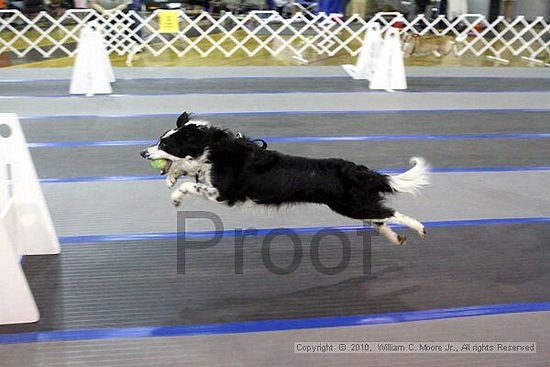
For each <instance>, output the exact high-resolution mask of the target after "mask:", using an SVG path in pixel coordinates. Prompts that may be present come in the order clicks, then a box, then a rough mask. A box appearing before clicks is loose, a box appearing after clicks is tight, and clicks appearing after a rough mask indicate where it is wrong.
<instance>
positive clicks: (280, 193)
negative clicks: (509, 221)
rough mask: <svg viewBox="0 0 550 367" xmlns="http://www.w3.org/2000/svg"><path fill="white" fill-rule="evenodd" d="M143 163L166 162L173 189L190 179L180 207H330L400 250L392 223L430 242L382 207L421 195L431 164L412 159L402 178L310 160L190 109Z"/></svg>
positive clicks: (176, 199) (419, 228) (177, 196)
mask: <svg viewBox="0 0 550 367" xmlns="http://www.w3.org/2000/svg"><path fill="white" fill-rule="evenodd" d="M141 156H142V157H143V158H145V159H149V160H154V159H165V160H166V162H167V163H166V165H165V167H164V168H163V169H162V170H161V174H162V175H166V176H167V177H166V183H167V185H168V187H169V188H172V187H173V186H174V185H175V184H176V182H177V180H178V178H179V177H181V176H190V177H192V178H193V180H191V181H186V182H183V183H182V184H181V185H180V186H179V187H178V188H177V189H176V190H175V191H174V192H173V193H172V195H171V201H172V203H173V204H174V205H175V206H178V205H179V204H180V203H181V201H182V200H183V199H184V197H185V196H186V195H199V196H203V197H205V198H207V199H209V200H212V201H215V202H220V203H225V204H227V205H229V206H233V205H235V204H239V203H245V202H252V203H255V204H262V205H269V206H279V205H285V204H295V203H317V204H325V205H327V206H328V207H329V208H331V209H332V210H333V211H335V212H336V213H339V214H341V215H344V216H346V217H349V218H353V219H360V220H369V221H370V222H371V223H372V224H373V225H374V227H375V228H376V229H377V230H378V231H379V232H380V233H381V234H382V235H384V236H385V237H386V238H387V239H388V240H390V241H391V242H392V243H394V244H396V245H402V244H403V243H404V242H405V236H404V235H400V234H399V235H398V234H397V233H395V232H394V231H393V230H392V229H391V228H390V227H389V226H388V224H400V225H405V226H407V227H409V228H411V229H413V230H414V231H416V232H417V233H418V235H419V236H420V237H424V235H425V234H426V231H425V229H424V226H423V225H422V223H420V222H418V221H417V220H415V219H413V218H410V217H408V216H406V215H403V214H401V213H399V212H397V211H395V210H393V209H391V208H388V207H387V206H385V205H384V199H385V197H386V195H390V194H393V193H397V192H407V193H411V194H416V193H417V192H418V190H419V189H420V188H422V186H424V185H427V184H428V183H429V182H428V166H427V165H426V163H425V161H424V160H423V159H422V158H412V159H411V164H413V167H412V168H411V169H409V170H408V171H406V172H404V173H402V174H399V175H384V174H381V173H378V172H375V171H371V170H370V169H368V168H367V167H365V166H363V165H358V164H355V163H353V162H349V161H346V160H343V159H334V158H331V159H312V158H304V157H295V156H290V155H285V154H282V153H279V152H276V151H273V150H269V149H265V144H264V146H259V145H258V143H257V141H254V140H251V139H249V138H247V137H245V136H243V135H241V134H234V133H232V132H231V131H229V130H226V129H222V128H220V127H216V126H212V125H210V123H208V122H206V121H202V120H194V119H191V115H190V114H188V113H187V112H184V113H183V114H181V116H179V118H178V120H177V123H176V128H175V129H173V130H169V131H167V132H166V133H164V134H163V135H162V136H161V137H160V138H159V140H158V142H157V144H156V145H154V146H152V147H149V148H147V149H145V150H143V151H142V152H141Z"/></svg>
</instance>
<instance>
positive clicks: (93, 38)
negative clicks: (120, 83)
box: [69, 25, 115, 96]
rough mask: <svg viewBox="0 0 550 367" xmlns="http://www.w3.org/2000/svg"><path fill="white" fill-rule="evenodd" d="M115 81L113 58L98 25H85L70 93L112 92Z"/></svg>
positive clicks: (87, 94)
mask: <svg viewBox="0 0 550 367" xmlns="http://www.w3.org/2000/svg"><path fill="white" fill-rule="evenodd" d="M114 82H115V74H114V72H113V67H112V65H111V60H110V59H109V54H108V53H107V47H106V45H105V42H104V40H103V37H102V36H101V33H99V30H98V29H97V25H96V26H91V25H86V26H84V27H83V28H82V31H81V32H80V40H79V41H78V47H77V50H76V57H75V62H74V67H73V73H72V77H71V85H70V87H69V93H70V94H85V95H86V96H93V95H94V94H111V93H112V92H113V89H112V88H111V83H114Z"/></svg>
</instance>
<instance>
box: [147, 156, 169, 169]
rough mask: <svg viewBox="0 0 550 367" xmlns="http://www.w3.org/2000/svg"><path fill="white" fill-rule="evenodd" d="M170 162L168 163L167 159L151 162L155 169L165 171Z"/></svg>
mask: <svg viewBox="0 0 550 367" xmlns="http://www.w3.org/2000/svg"><path fill="white" fill-rule="evenodd" d="M167 163H168V162H167V161H166V159H162V158H160V159H153V160H152V161H151V166H153V168H156V169H163V168H164V167H166V164H167Z"/></svg>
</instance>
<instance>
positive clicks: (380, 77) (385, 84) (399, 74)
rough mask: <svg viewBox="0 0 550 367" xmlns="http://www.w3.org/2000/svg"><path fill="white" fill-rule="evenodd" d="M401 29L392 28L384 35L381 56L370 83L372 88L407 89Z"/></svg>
mask: <svg viewBox="0 0 550 367" xmlns="http://www.w3.org/2000/svg"><path fill="white" fill-rule="evenodd" d="M403 59H404V56H403V50H402V48H401V39H400V37H399V31H398V30H397V29H395V28H392V29H390V30H389V31H387V32H386V35H385V36H384V42H383V43H382V50H381V51H380V57H378V60H377V61H376V66H375V68H374V74H373V76H372V79H371V81H370V84H369V88H370V89H385V90H387V91H394V90H397V89H407V77H406V75H405V63H404V61H403Z"/></svg>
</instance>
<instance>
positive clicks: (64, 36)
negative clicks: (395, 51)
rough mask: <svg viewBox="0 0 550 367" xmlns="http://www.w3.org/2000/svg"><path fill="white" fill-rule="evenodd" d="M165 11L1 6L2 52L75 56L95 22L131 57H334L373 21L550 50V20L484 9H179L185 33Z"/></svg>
mask: <svg viewBox="0 0 550 367" xmlns="http://www.w3.org/2000/svg"><path fill="white" fill-rule="evenodd" d="M159 12H160V11H155V12H153V13H151V14H149V15H146V16H144V15H140V14H138V13H135V12H129V13H124V12H120V11H117V12H111V13H109V14H108V15H105V16H103V15H99V14H98V13H97V12H95V11H94V10H76V9H75V10H69V11H67V12H65V14H63V16H61V17H59V18H53V17H52V16H51V15H49V14H47V13H46V12H41V13H39V14H37V15H36V16H34V17H33V18H29V17H27V16H25V15H24V14H22V13H20V12H19V11H13V10H3V11H0V54H1V53H3V52H12V53H13V54H15V55H16V56H18V57H23V56H25V55H27V54H28V53H30V52H32V51H34V52H38V53H39V54H40V55H41V56H42V57H44V58H48V57H52V56H74V52H75V51H74V50H75V45H76V43H77V42H78V38H79V34H80V29H81V28H82V25H83V24H85V23H88V22H95V23H96V24H97V25H98V27H99V29H101V31H102V33H103V35H104V37H105V39H106V40H107V44H108V51H109V52H110V53H116V54H119V55H123V54H126V53H133V52H135V51H137V50H138V49H141V50H143V51H148V52H150V53H151V54H153V55H154V56H158V55H161V54H162V53H164V52H173V53H175V54H176V55H177V56H178V57H184V56H185V55H186V54H188V53H189V52H192V51H193V52H196V53H198V54H199V55H200V56H203V57H206V56H209V55H211V54H212V53H215V52H220V53H221V54H222V55H224V56H226V57H231V56H233V55H235V54H237V53H240V54H241V55H242V53H244V54H246V55H248V56H250V57H253V56H255V55H257V54H258V53H260V52H267V53H269V54H271V55H273V56H277V55H279V54H280V53H282V52H287V53H291V54H293V55H294V56H297V57H302V55H304V54H306V53H307V54H314V55H320V56H334V55H337V54H349V55H352V56H356V55H357V54H358V53H359V49H360V47H361V42H362V40H363V34H364V32H365V30H366V29H367V24H368V23H369V22H378V23H380V24H381V26H382V29H383V30H384V31H385V30H387V29H388V28H390V27H398V28H400V29H401V31H402V32H411V33H418V34H420V35H427V34H431V35H437V36H448V37H452V38H454V39H456V40H457V43H458V55H464V54H466V53H472V54H474V55H476V56H486V57H491V58H494V59H499V60H502V61H506V60H505V59H506V58H507V57H510V56H519V57H522V58H524V59H525V60H529V61H535V62H541V60H544V59H545V58H546V59H547V58H549V57H550V56H549V55H550V25H549V23H548V22H547V21H545V20H544V19H543V18H542V17H540V18H537V19H535V20H533V21H527V20H526V19H525V17H517V18H516V19H513V20H511V21H509V20H506V19H505V18H504V17H499V18H497V19H496V20H495V21H494V22H489V21H488V20H487V19H486V18H485V17H483V16H482V15H476V14H464V15H462V16H460V17H458V18H456V19H454V20H452V21H450V20H448V19H446V18H445V17H444V16H440V17H438V18H436V19H433V20H429V19H427V18H426V17H425V16H424V15H419V16H418V17H416V18H414V19H412V20H407V19H405V18H404V17H403V16H402V15H401V14H399V13H378V14H377V15H375V17H374V18H372V19H370V20H369V21H368V22H367V21H365V20H364V19H362V18H361V17H359V16H358V15H353V16H351V17H348V18H346V19H343V18H342V17H341V16H339V15H337V14H332V15H327V14H324V13H320V14H316V15H313V14H307V15H306V14H302V13H296V14H294V15H293V16H292V17H291V18H283V17H281V16H280V15H279V14H278V13H276V12H251V13H248V14H246V15H244V16H236V15H233V14H231V13H225V14H224V15H222V16H221V17H213V16H212V15H211V14H209V13H207V12H204V13H202V14H200V15H199V16H197V17H194V18H190V17H189V16H187V15H186V14H185V13H184V12H182V11H179V21H180V31H179V32H177V33H169V34H168V33H160V31H159V27H158V18H159Z"/></svg>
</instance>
